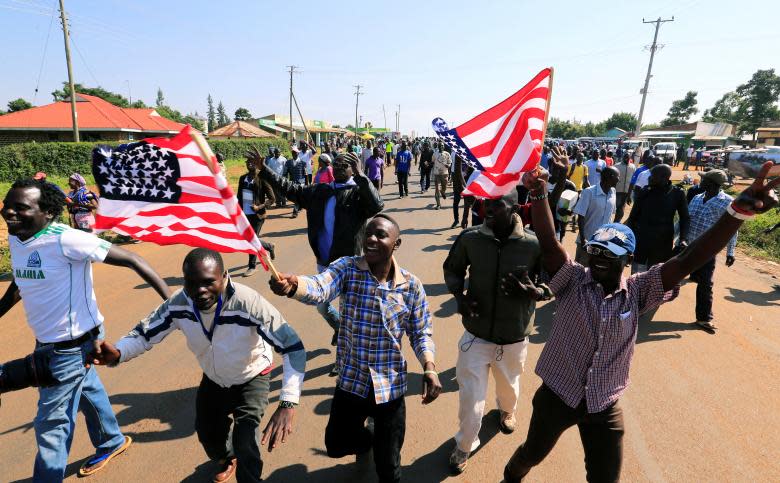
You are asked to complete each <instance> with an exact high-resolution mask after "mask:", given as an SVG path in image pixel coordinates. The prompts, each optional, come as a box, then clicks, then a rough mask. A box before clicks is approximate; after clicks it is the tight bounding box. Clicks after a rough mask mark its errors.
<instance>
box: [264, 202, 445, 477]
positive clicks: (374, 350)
mask: <svg viewBox="0 0 780 483" xmlns="http://www.w3.org/2000/svg"><path fill="white" fill-rule="evenodd" d="M363 240H364V241H363V251H364V253H365V255H364V256H362V257H343V258H340V259H338V260H336V261H335V262H333V263H331V264H330V265H329V266H328V267H327V268H326V269H325V270H324V271H323V272H321V273H320V274H319V275H315V276H307V277H304V276H295V275H288V274H279V279H275V278H272V279H271V280H270V282H269V283H270V285H271V290H273V292H274V293H276V294H277V295H286V296H288V297H291V298H295V299H297V300H299V301H301V302H304V303H307V304H312V305H314V304H321V303H330V301H332V300H334V299H335V298H336V297H341V298H340V307H339V312H340V313H341V325H340V327H339V333H338V344H337V348H336V364H337V365H338V367H339V369H340V370H339V378H338V382H337V384H336V391H335V393H334V394H333V401H332V403H331V408H330V419H329V420H328V426H327V428H326V429H325V447H326V448H327V451H328V456H330V457H331V458H341V457H344V456H347V455H352V454H356V455H358V457H359V458H360V457H361V455H366V454H367V453H368V451H369V450H370V449H372V447H373V450H374V462H375V463H376V471H377V474H378V476H379V481H380V482H381V483H386V482H398V481H401V446H402V445H403V441H404V433H405V431H406V406H405V404H404V394H405V393H406V387H407V384H406V360H405V359H404V356H403V353H402V352H401V338H402V337H403V335H404V334H406V336H407V337H408V338H409V341H410V342H411V344H412V348H413V349H414V353H415V355H416V356H417V358H418V360H419V361H420V364H422V366H423V391H422V403H423V404H428V403H430V402H432V401H433V400H435V399H436V398H437V397H438V396H439V393H440V392H441V384H440V383H439V377H438V375H437V373H436V364H435V362H434V344H433V339H432V338H431V337H432V332H433V328H432V324H431V314H430V312H429V310H428V302H427V301H426V298H425V290H424V289H423V285H422V282H420V280H419V279H418V278H417V277H415V276H414V275H412V274H411V273H409V272H407V271H406V270H404V269H402V268H401V267H399V266H398V263H397V262H396V260H395V258H394V257H393V253H394V252H395V251H396V250H397V249H398V247H399V246H400V245H401V238H400V229H399V227H398V224H397V223H396V222H395V221H394V220H393V219H392V218H390V217H389V216H387V215H383V214H379V215H376V216H375V217H374V218H372V219H371V221H369V223H368V225H367V227H366V232H365V236H364V237H363ZM368 417H372V418H373V420H374V428H375V429H374V430H373V431H372V430H371V429H369V428H367V427H365V422H366V419H367V418H368Z"/></svg>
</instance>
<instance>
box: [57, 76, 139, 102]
mask: <svg viewBox="0 0 780 483" xmlns="http://www.w3.org/2000/svg"><path fill="white" fill-rule="evenodd" d="M74 87H75V89H76V92H77V93H78V94H86V95H88V96H95V97H99V98H101V99H103V100H104V101H106V102H110V103H111V104H113V105H115V106H119V107H130V102H129V101H128V100H127V99H126V98H125V97H124V96H123V95H121V94H117V93H116V92H111V91H107V90H105V89H103V88H102V87H100V86H98V87H85V86H82V85H81V84H74ZM51 95H52V97H54V101H55V102H58V101H64V100H65V99H67V98H69V97H70V85H69V84H68V83H67V82H63V83H62V89H59V90H56V91H54V92H52V93H51Z"/></svg>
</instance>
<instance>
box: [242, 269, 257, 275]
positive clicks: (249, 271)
mask: <svg viewBox="0 0 780 483" xmlns="http://www.w3.org/2000/svg"><path fill="white" fill-rule="evenodd" d="M255 272H257V268H256V267H249V268H247V269H246V272H244V277H251V276H252V275H254V274H255Z"/></svg>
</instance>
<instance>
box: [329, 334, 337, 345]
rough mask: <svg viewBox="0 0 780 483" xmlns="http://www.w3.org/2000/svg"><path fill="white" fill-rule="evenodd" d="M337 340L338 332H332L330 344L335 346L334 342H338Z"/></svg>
mask: <svg viewBox="0 0 780 483" xmlns="http://www.w3.org/2000/svg"><path fill="white" fill-rule="evenodd" d="M338 342H339V333H338V332H334V333H333V337H331V338H330V345H332V346H333V347H336V344H338Z"/></svg>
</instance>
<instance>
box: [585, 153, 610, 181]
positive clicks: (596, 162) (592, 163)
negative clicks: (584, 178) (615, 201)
mask: <svg viewBox="0 0 780 483" xmlns="http://www.w3.org/2000/svg"><path fill="white" fill-rule="evenodd" d="M585 166H587V167H588V183H590V185H591V186H596V185H597V184H599V183H601V172H602V171H604V168H606V167H607V162H606V161H604V160H603V159H589V160H587V161H585Z"/></svg>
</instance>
